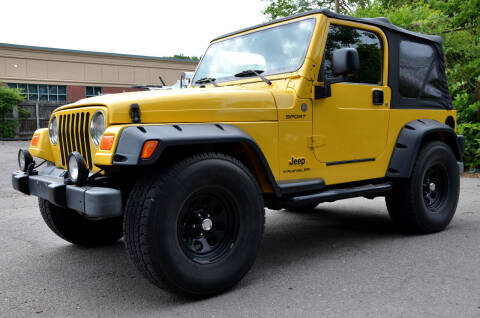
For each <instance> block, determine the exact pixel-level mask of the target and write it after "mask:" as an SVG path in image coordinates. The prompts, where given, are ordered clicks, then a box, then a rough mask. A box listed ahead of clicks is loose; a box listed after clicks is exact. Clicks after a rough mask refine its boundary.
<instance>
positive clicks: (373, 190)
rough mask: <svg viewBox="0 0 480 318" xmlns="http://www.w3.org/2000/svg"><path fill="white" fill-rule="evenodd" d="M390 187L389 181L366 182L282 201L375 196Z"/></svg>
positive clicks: (297, 201) (312, 201) (313, 200)
mask: <svg viewBox="0 0 480 318" xmlns="http://www.w3.org/2000/svg"><path fill="white" fill-rule="evenodd" d="M391 189H392V184H391V183H382V184H367V185H363V186H358V187H354V188H346V189H332V190H326V191H323V192H319V193H314V194H307V195H300V196H294V197H291V198H288V199H286V200H285V201H284V202H286V203H291V204H295V203H321V202H333V201H336V200H340V199H348V198H354V197H360V196H366V197H370V196H372V197H375V196H379V195H382V194H385V193H386V192H388V191H390V190H391Z"/></svg>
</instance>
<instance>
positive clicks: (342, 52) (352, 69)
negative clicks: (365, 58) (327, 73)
mask: <svg viewBox="0 0 480 318" xmlns="http://www.w3.org/2000/svg"><path fill="white" fill-rule="evenodd" d="M358 70H360V59H359V57H358V52H357V49H354V48H344V49H337V50H335V51H333V56H332V71H333V74H335V75H349V74H354V73H356V72H358Z"/></svg>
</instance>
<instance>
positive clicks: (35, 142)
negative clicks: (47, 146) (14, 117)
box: [30, 134, 40, 147]
mask: <svg viewBox="0 0 480 318" xmlns="http://www.w3.org/2000/svg"><path fill="white" fill-rule="evenodd" d="M39 140H40V135H39V134H35V135H33V137H32V141H31V142H30V145H32V146H34V147H36V146H37V145H38V141H39Z"/></svg>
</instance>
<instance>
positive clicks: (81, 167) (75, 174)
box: [67, 151, 88, 185]
mask: <svg viewBox="0 0 480 318" xmlns="http://www.w3.org/2000/svg"><path fill="white" fill-rule="evenodd" d="M67 168H68V174H69V175H70V180H71V181H72V182H73V183H75V184H77V185H83V184H85V182H86V181H87V178H88V169H87V167H86V165H85V161H84V160H83V158H82V155H81V154H80V153H79V152H77V151H74V152H72V153H71V154H70V155H69V156H68V161H67Z"/></svg>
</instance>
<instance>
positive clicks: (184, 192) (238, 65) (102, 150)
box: [12, 10, 464, 297]
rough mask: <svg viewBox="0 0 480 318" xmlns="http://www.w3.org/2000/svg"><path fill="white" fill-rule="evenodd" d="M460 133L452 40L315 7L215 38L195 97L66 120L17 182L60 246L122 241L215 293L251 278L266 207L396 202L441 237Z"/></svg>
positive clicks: (133, 96) (155, 97)
mask: <svg viewBox="0 0 480 318" xmlns="http://www.w3.org/2000/svg"><path fill="white" fill-rule="evenodd" d="M455 126H456V113H455V110H454V108H453V106H452V103H451V99H450V95H449V92H448V87H447V82H446V77H445V65H444V60H443V52H442V45H441V38H440V37H438V36H430V35H424V34H418V33H414V32H410V31H407V30H404V29H401V28H399V27H396V26H394V25H392V24H391V23H390V22H389V21H388V20H387V19H385V18H374V19H361V18H353V17H349V16H343V15H338V14H335V13H333V12H331V11H328V10H317V11H310V12H307V13H302V14H298V15H295V16H291V17H288V18H285V19H280V20H276V21H273V22H269V23H266V24H262V25H257V26H253V27H251V28H247V29H244V30H240V31H237V32H233V33H230V34H226V35H223V36H221V37H219V38H216V39H214V40H213V41H212V43H211V45H210V46H209V48H208V50H207V51H206V53H205V55H204V57H203V58H202V60H201V62H200V64H199V65H198V68H197V70H196V73H195V75H194V78H193V79H192V84H191V85H190V87H189V88H187V89H178V90H170V91H159V90H157V91H145V92H134V93H123V94H113V95H105V96H99V97H93V98H87V99H84V100H81V101H78V102H76V103H73V104H69V105H65V106H63V107H60V108H58V109H56V110H55V111H54V113H53V114H52V116H51V118H50V123H49V127H48V129H47V128H45V129H39V130H37V131H36V132H35V134H34V135H33V138H32V141H31V145H30V147H29V149H28V150H24V149H21V150H20V151H19V157H18V159H19V166H20V171H17V172H14V173H13V175H12V183H13V186H14V188H15V189H17V190H19V191H21V192H23V193H25V194H30V195H35V196H38V197H39V206H40V211H41V214H42V216H43V218H44V220H45V222H46V223H47V225H48V226H49V227H50V228H51V229H52V230H53V232H55V233H56V234H57V235H58V236H60V237H61V238H63V239H65V240H67V241H69V242H71V243H73V244H78V245H84V246H98V245H101V244H108V243H112V242H115V241H117V240H118V239H120V238H121V237H122V236H124V239H125V244H126V248H127V250H128V252H129V254H130V257H131V258H132V260H133V262H134V263H135V265H136V266H137V267H138V269H139V270H140V271H141V272H142V273H143V274H144V275H145V277H146V278H147V279H149V280H150V281H151V282H153V283H154V284H156V285H158V286H161V287H165V288H168V289H169V290H173V291H175V292H177V293H181V294H184V295H188V296H192V297H205V296H209V295H213V294H217V293H220V292H222V291H225V290H227V289H228V288H230V287H232V286H233V285H234V284H235V283H237V282H238V281H239V280H240V279H241V278H242V277H243V276H244V275H245V274H246V273H247V272H248V270H249V269H250V268H251V266H252V264H253V262H254V260H255V257H256V255H257V253H258V250H259V247H260V245H261V240H262V234H263V230H264V223H265V212H264V209H265V207H269V208H271V209H282V208H285V209H288V210H291V211H294V210H302V209H313V208H314V207H315V206H317V205H318V204H319V203H321V202H331V201H335V200H339V199H346V198H351V197H359V196H363V197H366V198H374V197H377V196H385V197H386V204H387V209H388V212H389V214H390V216H391V218H392V220H393V222H395V223H396V224H397V225H399V226H400V227H401V228H402V229H404V230H407V231H410V232H416V233H433V232H437V231H441V230H443V229H444V228H445V227H446V226H447V225H448V224H449V222H450V220H451V219H452V217H453V215H454V213H455V209H456V206H457V202H458V197H459V183H460V181H459V180H460V179H459V174H460V173H461V172H462V171H463V164H462V153H463V148H464V141H463V137H462V136H457V135H456V133H455ZM33 157H37V158H39V159H42V160H45V161H46V162H47V164H46V166H45V167H43V169H42V170H39V169H37V167H38V165H37V164H36V163H35V161H34V159H33Z"/></svg>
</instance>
